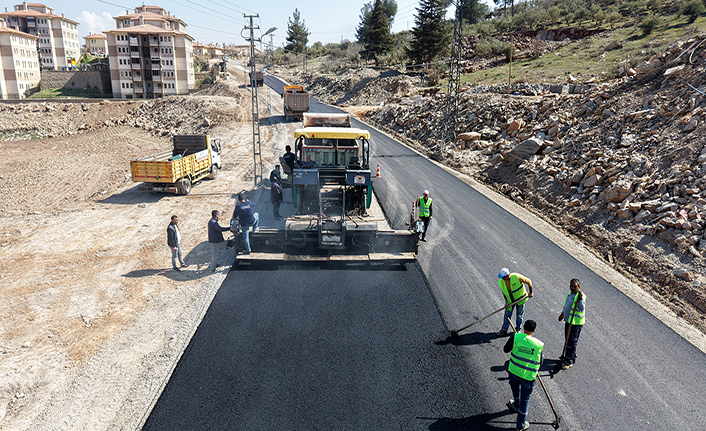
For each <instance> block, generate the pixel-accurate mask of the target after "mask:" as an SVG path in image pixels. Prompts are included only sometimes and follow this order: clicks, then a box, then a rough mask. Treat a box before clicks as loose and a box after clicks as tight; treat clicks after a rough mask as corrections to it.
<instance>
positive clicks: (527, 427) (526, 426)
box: [517, 422, 529, 431]
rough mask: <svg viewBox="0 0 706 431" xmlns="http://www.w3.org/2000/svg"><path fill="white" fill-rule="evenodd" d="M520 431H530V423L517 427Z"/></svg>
mask: <svg viewBox="0 0 706 431" xmlns="http://www.w3.org/2000/svg"><path fill="white" fill-rule="evenodd" d="M517 429H518V431H525V430H528V429H529V422H525V424H524V425H522V426H521V427H517Z"/></svg>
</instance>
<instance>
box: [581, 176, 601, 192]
mask: <svg viewBox="0 0 706 431" xmlns="http://www.w3.org/2000/svg"><path fill="white" fill-rule="evenodd" d="M600 183H601V176H600V175H598V174H593V175H591V176H590V177H588V178H586V181H585V182H584V183H583V187H584V188H587V189H590V188H591V187H594V186H597V185H599V184H600Z"/></svg>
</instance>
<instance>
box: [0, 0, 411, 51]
mask: <svg viewBox="0 0 706 431" xmlns="http://www.w3.org/2000/svg"><path fill="white" fill-rule="evenodd" d="M4 1H5V4H4V5H1V6H2V9H1V10H4V8H7V9H8V10H13V8H14V5H15V4H18V3H19V1H18V0H14V1H13V0H4ZM32 1H33V2H37V3H43V4H45V5H47V6H49V7H51V8H53V9H54V11H55V12H56V14H57V15H61V14H62V13H63V14H64V15H65V16H66V17H67V18H69V19H72V20H74V21H77V22H79V28H78V30H79V35H80V36H81V37H84V36H87V35H89V34H91V33H100V32H102V31H104V30H110V29H114V28H115V20H114V19H113V17H114V16H118V15H123V14H125V11H126V10H128V9H129V10H130V13H132V11H133V10H134V9H135V7H137V6H141V5H142V4H147V5H150V6H159V7H162V8H164V9H166V10H167V11H169V12H171V13H172V15H174V16H176V17H177V18H179V19H181V20H182V21H184V22H185V23H186V24H187V27H186V31H187V33H189V35H191V36H192V37H193V38H194V39H196V40H197V41H199V42H202V43H217V44H219V45H220V44H223V43H227V44H231V43H232V44H236V45H244V44H247V42H246V41H245V39H244V38H243V37H242V36H241V31H242V30H243V29H244V27H245V26H246V25H247V24H248V22H249V21H247V20H246V18H244V17H243V15H244V14H247V15H259V17H258V18H255V19H254V24H255V25H256V26H259V27H260V29H259V30H256V33H255V34H256V37H259V36H260V34H262V33H264V32H266V31H267V30H268V29H270V28H272V27H277V28H278V30H276V31H275V32H274V33H273V34H274V36H273V38H272V43H273V45H274V46H275V47H281V46H283V44H284V43H285V38H286V35H287V23H288V20H289V19H291V18H292V14H293V13H294V9H295V7H296V8H297V9H298V10H299V12H300V14H301V19H302V20H304V24H305V25H306V26H307V28H308V29H309V31H310V32H311V34H310V35H309V46H311V44H312V43H314V42H317V41H319V42H322V43H324V44H325V43H330V42H341V40H344V39H348V40H350V41H354V40H356V38H355V29H356V27H357V26H358V25H359V24H360V10H361V8H362V7H363V5H364V4H365V3H367V2H369V1H373V0H367V1H366V0H345V1H340V0H329V1H326V0H323V1H322V0H295V1H292V0H262V1H249V2H245V1H242V0H149V1H147V2H144V3H143V2H139V3H135V2H134V0H133V1H130V0H80V1H75V0H74V1H70V0H30V2H32ZM418 4H419V1H418V0H397V16H396V17H395V21H394V23H393V26H392V32H393V33H397V32H399V31H403V30H411V29H412V27H413V26H414V14H415V13H416V7H417V6H418ZM258 32H259V33H258ZM242 34H246V32H243V33H242ZM263 42H265V43H269V42H270V36H269V35H268V36H265V37H264V38H263Z"/></svg>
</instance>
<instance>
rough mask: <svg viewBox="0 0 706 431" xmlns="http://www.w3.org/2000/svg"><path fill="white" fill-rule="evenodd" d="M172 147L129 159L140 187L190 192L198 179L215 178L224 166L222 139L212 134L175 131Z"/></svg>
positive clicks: (172, 191) (133, 176) (143, 188)
mask: <svg viewBox="0 0 706 431" xmlns="http://www.w3.org/2000/svg"><path fill="white" fill-rule="evenodd" d="M173 142H174V147H173V149H172V150H171V151H165V152H163V153H159V154H154V155H152V156H148V157H143V158H140V159H137V160H133V161H131V162H130V172H131V174H132V180H133V181H139V182H143V183H145V184H144V185H142V186H140V187H139V190H144V191H152V192H167V193H177V194H181V195H188V194H189V192H190V191H191V186H192V184H194V183H195V182H197V181H199V180H202V179H204V178H206V177H209V178H212V179H216V177H217V176H218V169H220V167H221V150H222V148H221V143H220V141H219V140H218V139H211V138H210V136H209V135H174V137H173Z"/></svg>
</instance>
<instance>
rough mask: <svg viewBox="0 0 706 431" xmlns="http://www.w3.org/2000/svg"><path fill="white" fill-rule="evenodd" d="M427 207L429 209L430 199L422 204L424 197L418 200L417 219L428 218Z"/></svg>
mask: <svg viewBox="0 0 706 431" xmlns="http://www.w3.org/2000/svg"><path fill="white" fill-rule="evenodd" d="M429 207H431V198H429V199H427V200H426V202H424V197H421V198H419V217H429V213H430V211H429Z"/></svg>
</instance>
